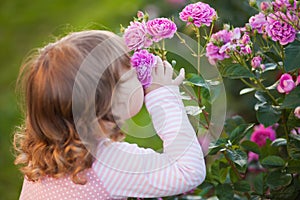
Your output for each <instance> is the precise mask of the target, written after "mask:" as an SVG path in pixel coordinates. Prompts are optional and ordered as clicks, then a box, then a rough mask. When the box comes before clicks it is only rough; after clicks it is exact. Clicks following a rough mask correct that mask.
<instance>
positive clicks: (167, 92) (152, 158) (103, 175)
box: [93, 86, 206, 198]
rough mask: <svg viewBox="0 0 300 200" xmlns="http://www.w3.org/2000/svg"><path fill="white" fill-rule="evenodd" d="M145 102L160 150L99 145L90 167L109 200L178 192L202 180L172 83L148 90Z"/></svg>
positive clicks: (199, 159) (194, 140)
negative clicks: (159, 139)
mask: <svg viewBox="0 0 300 200" xmlns="http://www.w3.org/2000/svg"><path fill="white" fill-rule="evenodd" d="M145 104H146V107H147V109H148V111H149V113H150V115H151V117H152V121H153V125H154V128H155V130H156V132H157V134H158V135H159V136H160V137H161V139H162V140H163V148H164V150H163V153H157V152H155V151H153V150H152V149H144V148H140V147H138V146H137V145H136V144H129V143H126V142H114V143H110V144H108V145H106V143H105V142H104V143H101V144H100V145H99V148H98V154H97V159H96V161H95V162H94V165H93V168H94V170H95V172H96V173H97V174H98V176H99V178H100V179H101V181H102V182H103V184H104V186H105V187H106V189H107V190H108V191H109V192H110V194H111V196H112V197H113V198H123V197H145V198H147V197H162V196H169V195H175V194H180V193H183V192H186V191H188V190H191V189H193V188H195V187H196V186H198V185H199V184H200V183H202V182H203V180H204V178H205V173H206V171H205V163H204V158H203V153H202V150H201V147H200V145H199V143H198V140H197V138H196V134H195V132H194V130H193V127H192V126H191V124H190V122H189V120H188V117H187V115H186V112H185V109H184V106H183V103H182V100H181V98H180V94H179V88H178V86H164V87H161V88H159V89H156V90H154V91H152V92H150V93H149V94H147V95H146V97H145Z"/></svg>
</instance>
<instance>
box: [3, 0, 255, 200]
mask: <svg viewBox="0 0 300 200" xmlns="http://www.w3.org/2000/svg"><path fill="white" fill-rule="evenodd" d="M176 2H177V3H176ZM191 2H195V1H184V0H177V1H176V0H155V1H149V0H129V1H123V0H85V1H82V0H81V1H80V0H72V1H71V0H41V1H38V0H30V1H29V0H2V1H0V47H1V48H0V61H1V65H0V89H1V93H0V167H1V169H0V199H3V200H13V199H18V196H19V192H20V189H21V185H22V179H23V176H22V175H21V173H19V172H18V170H17V167H15V166H14V164H13V160H14V156H13V148H12V138H13V131H14V129H15V127H16V126H18V125H20V123H21V121H22V116H21V114H20V111H19V108H18V106H17V98H16V95H15V92H14V90H15V81H16V78H17V75H18V70H19V67H20V65H21V63H22V60H23V59H24V58H25V56H26V54H27V53H28V52H29V51H30V50H31V49H33V48H37V47H42V46H44V45H46V44H47V43H48V42H50V41H52V40H53V38H54V36H59V35H63V34H65V33H66V32H68V31H74V30H83V29H103V28H105V29H109V30H111V31H113V32H116V33H118V32H119V28H120V24H123V25H124V26H127V25H128V23H129V21H130V20H131V19H132V17H133V16H135V15H136V12H137V11H138V10H146V11H148V12H149V14H150V16H152V17H158V16H166V17H170V16H172V15H174V16H175V18H176V17H177V14H176V13H179V11H180V10H181V9H182V8H183V6H184V5H186V4H188V3H191ZM206 2H207V3H209V4H211V5H212V6H213V7H214V8H215V9H216V10H217V11H218V14H219V16H220V18H221V19H222V21H220V22H219V24H221V23H223V22H226V23H230V24H232V25H234V26H242V25H243V23H244V22H246V21H247V20H248V18H249V16H250V14H252V13H253V11H252V10H250V8H249V6H248V3H247V1H246V0H211V1H209V0H208V1H206ZM249 10H250V11H249ZM227 84H228V85H230V84H235V85H236V83H227ZM229 88H232V87H229V86H228V87H227V89H228V92H230V89H229ZM238 89H239V87H234V91H233V92H235V93H236V91H238ZM236 94H237V93H236ZM228 98H229V100H235V98H236V97H235V96H234V95H229V96H228ZM243 98H244V99H245V101H239V102H240V103H238V104H236V105H235V107H233V106H231V105H229V109H230V112H229V113H234V114H235V113H236V110H237V107H236V106H238V108H239V109H240V110H241V109H243V106H244V103H245V102H246V103H247V101H248V103H250V104H251V102H249V98H247V96H244V97H243ZM244 107H245V106H244ZM242 112H243V111H242ZM242 112H241V113H242ZM144 115H145V113H140V114H139V116H137V117H135V120H136V121H139V119H140V118H141V116H144ZM140 123H141V124H142V123H143V122H142V121H141V122H140ZM128 140H129V141H132V142H135V141H136V142H138V143H140V145H142V146H151V145H149V144H152V140H153V141H158V140H157V138H155V137H153V138H149V139H142V140H138V141H137V140H136V139H135V138H133V137H128ZM154 146H156V147H157V148H158V147H159V146H160V144H159V142H158V144H155V145H154Z"/></svg>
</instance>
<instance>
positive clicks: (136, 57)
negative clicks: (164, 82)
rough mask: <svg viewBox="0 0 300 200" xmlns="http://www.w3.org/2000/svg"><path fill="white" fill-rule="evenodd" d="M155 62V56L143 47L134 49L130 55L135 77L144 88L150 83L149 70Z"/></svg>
mask: <svg viewBox="0 0 300 200" xmlns="http://www.w3.org/2000/svg"><path fill="white" fill-rule="evenodd" d="M156 62H157V60H156V57H155V56H154V55H153V54H152V53H149V52H148V51H147V50H145V49H144V50H140V51H136V52H135V53H134V54H133V55H132V57H131V65H132V66H133V67H134V68H135V70H136V72H137V77H138V79H139V81H140V82H141V84H142V85H143V87H144V88H147V87H148V86H149V85H151V83H152V77H151V71H152V68H153V67H154V66H155V65H156Z"/></svg>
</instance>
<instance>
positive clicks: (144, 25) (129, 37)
mask: <svg viewBox="0 0 300 200" xmlns="http://www.w3.org/2000/svg"><path fill="white" fill-rule="evenodd" d="M138 16H139V18H142V16H144V15H143V13H142V12H140V11H139V12H138ZM176 31H177V27H176V24H175V23H174V22H172V21H171V20H169V19H167V18H156V19H153V20H150V21H148V22H144V21H142V22H139V21H134V22H130V26H128V27H127V28H126V29H125V32H124V36H123V37H124V40H125V43H126V45H127V47H128V48H129V49H130V50H140V49H143V48H148V47H150V46H151V45H152V43H153V42H158V41H160V40H162V39H165V38H172V37H173V36H174V33H175V32H176Z"/></svg>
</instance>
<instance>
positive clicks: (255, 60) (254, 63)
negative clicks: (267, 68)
mask: <svg viewBox="0 0 300 200" xmlns="http://www.w3.org/2000/svg"><path fill="white" fill-rule="evenodd" d="M261 61H262V58H261V57H260V56H255V57H254V58H252V60H251V66H252V67H253V68H254V69H256V68H257V67H260V65H261Z"/></svg>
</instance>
